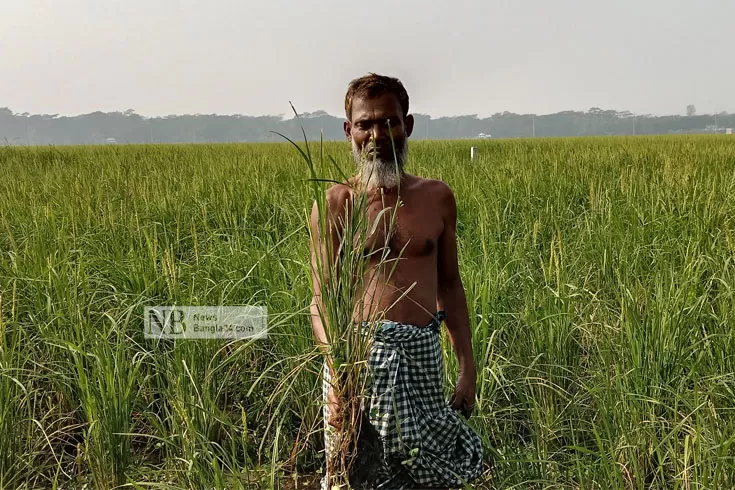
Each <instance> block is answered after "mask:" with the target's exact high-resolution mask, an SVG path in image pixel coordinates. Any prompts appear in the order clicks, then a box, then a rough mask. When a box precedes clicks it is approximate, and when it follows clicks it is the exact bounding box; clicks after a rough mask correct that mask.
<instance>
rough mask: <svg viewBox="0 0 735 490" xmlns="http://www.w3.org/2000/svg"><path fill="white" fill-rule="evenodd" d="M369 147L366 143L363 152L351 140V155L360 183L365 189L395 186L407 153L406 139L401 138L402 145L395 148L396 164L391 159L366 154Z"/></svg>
mask: <svg viewBox="0 0 735 490" xmlns="http://www.w3.org/2000/svg"><path fill="white" fill-rule="evenodd" d="M371 147H372V146H371V145H366V146H365V148H364V150H363V151H364V152H361V151H360V149H359V148H358V147H357V145H356V144H355V142H354V141H353V142H352V156H353V158H354V160H355V163H356V164H357V175H358V177H359V179H360V182H361V184H362V185H363V186H365V187H366V188H367V189H375V188H378V187H384V188H386V189H392V188H394V187H397V186H398V182H399V181H400V179H401V175H402V174H403V166H404V164H405V162H406V155H407V154H408V140H403V146H402V147H401V148H396V159H397V161H398V162H397V163H398V164H397V165H396V162H393V161H386V160H383V159H380V158H372V157H369V156H367V155H366V153H367V152H368V151H370V149H371Z"/></svg>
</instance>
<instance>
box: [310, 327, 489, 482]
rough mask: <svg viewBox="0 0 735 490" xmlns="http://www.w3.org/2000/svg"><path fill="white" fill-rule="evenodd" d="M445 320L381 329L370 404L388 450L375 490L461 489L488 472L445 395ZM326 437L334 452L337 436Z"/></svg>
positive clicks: (373, 352) (474, 438) (475, 439)
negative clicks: (441, 337)
mask: <svg viewBox="0 0 735 490" xmlns="http://www.w3.org/2000/svg"><path fill="white" fill-rule="evenodd" d="M443 319H444V314H443V312H439V313H438V314H437V315H436V317H435V318H434V320H432V322H431V323H430V324H429V325H428V326H427V327H425V328H421V327H417V326H415V325H408V324H402V323H397V322H389V321H386V322H382V323H381V324H380V325H378V326H377V327H376V330H375V333H374V338H373V345H372V347H371V349H370V357H369V359H368V364H369V367H370V369H369V371H370V380H369V381H370V383H369V388H368V393H367V397H366V399H365V402H364V405H363V410H365V411H366V412H367V413H368V415H369V421H370V425H372V426H373V427H374V428H375V430H376V432H377V433H378V435H379V438H380V444H381V446H382V454H380V455H379V456H380V458H381V459H382V461H381V462H380V465H381V469H380V471H379V472H378V473H379V475H380V476H379V479H380V481H378V482H375V484H374V486H371V488H377V489H379V490H402V489H408V488H432V487H435V488H436V487H445V488H446V487H460V486H462V485H463V484H465V483H468V482H470V481H472V480H474V479H476V478H477V477H478V476H480V474H481V473H482V463H483V461H482V458H483V454H482V442H481V440H480V438H479V436H478V435H477V434H475V433H474V432H473V431H472V430H471V429H470V427H469V426H468V425H467V424H466V423H465V422H464V421H463V420H462V419H461V418H460V417H459V415H458V413H457V412H455V411H454V410H452V408H451V407H450V405H449V404H448V403H447V401H446V400H445V397H444V386H443V380H444V363H443V357H442V349H441V344H440V342H439V328H440V325H441V322H442V320H443ZM328 374H329V370H328V369H327V370H325V383H324V388H325V390H328V388H329V380H328ZM325 396H326V391H325ZM324 414H325V427H327V425H326V416H328V411H327V410H325V411H324ZM326 437H327V439H326V442H327V452H329V448H330V445H331V444H330V437H331V436H330V431H329V430H327V435H326ZM328 456H329V455H328Z"/></svg>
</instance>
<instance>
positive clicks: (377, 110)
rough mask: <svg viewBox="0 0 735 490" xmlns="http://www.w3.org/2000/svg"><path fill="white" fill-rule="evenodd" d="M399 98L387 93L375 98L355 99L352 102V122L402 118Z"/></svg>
mask: <svg viewBox="0 0 735 490" xmlns="http://www.w3.org/2000/svg"><path fill="white" fill-rule="evenodd" d="M402 116H403V111H402V109H401V103H400V102H399V100H398V97H397V96H396V95H395V94H392V93H386V94H382V95H378V96H375V97H355V98H354V99H353V100H352V120H353V121H356V120H360V119H379V118H380V119H382V118H387V117H402Z"/></svg>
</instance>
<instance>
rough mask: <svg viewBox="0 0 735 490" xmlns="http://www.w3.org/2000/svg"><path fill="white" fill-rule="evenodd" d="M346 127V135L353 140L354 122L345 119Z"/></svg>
mask: <svg viewBox="0 0 735 490" xmlns="http://www.w3.org/2000/svg"><path fill="white" fill-rule="evenodd" d="M344 129H345V136H347V139H348V140H350V141H352V123H351V122H350V121H347V120H345V123H344Z"/></svg>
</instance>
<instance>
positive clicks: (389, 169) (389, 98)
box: [344, 73, 413, 188]
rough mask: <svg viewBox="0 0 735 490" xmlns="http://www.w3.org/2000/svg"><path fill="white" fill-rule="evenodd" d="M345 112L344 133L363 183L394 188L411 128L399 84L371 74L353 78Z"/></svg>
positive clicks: (400, 170) (394, 79) (406, 101)
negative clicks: (350, 144)
mask: <svg viewBox="0 0 735 490" xmlns="http://www.w3.org/2000/svg"><path fill="white" fill-rule="evenodd" d="M345 114H346V116H347V120H346V121H345V123H344V130H345V135H346V136H347V139H348V140H350V141H351V142H352V153H353V156H354V158H355V163H357V165H358V172H359V175H360V177H361V179H362V181H363V183H365V184H367V186H368V187H387V188H391V187H395V186H396V185H397V183H398V180H399V178H400V175H401V174H402V173H403V167H404V164H405V160H406V156H407V153H408V137H409V136H410V135H411V132H412V131H413V116H412V115H410V114H408V93H407V92H406V89H405V88H403V84H401V82H400V81H399V80H398V79H396V78H391V77H386V76H382V75H376V74H374V73H370V74H369V75H365V76H364V77H361V78H357V79H355V80H353V81H352V82H350V85H349V88H348V89H347V95H346V96H345ZM391 140H392V141H391ZM394 149H395V157H394Z"/></svg>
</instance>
